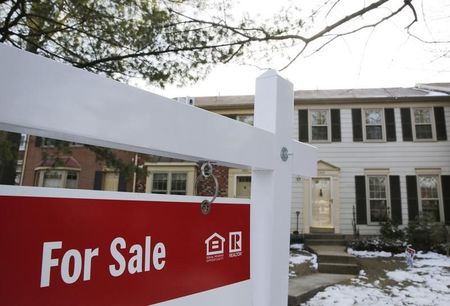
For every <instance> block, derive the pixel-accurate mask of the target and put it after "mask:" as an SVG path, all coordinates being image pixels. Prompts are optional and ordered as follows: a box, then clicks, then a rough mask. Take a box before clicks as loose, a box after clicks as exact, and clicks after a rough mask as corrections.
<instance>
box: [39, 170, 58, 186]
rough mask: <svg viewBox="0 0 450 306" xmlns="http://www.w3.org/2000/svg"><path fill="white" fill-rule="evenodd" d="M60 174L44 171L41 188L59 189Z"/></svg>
mask: <svg viewBox="0 0 450 306" xmlns="http://www.w3.org/2000/svg"><path fill="white" fill-rule="evenodd" d="M61 180H62V172H60V171H45V173H44V182H43V184H42V186H44V187H61V184H62V183H61Z"/></svg>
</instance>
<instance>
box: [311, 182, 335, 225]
mask: <svg viewBox="0 0 450 306" xmlns="http://www.w3.org/2000/svg"><path fill="white" fill-rule="evenodd" d="M311 181H312V190H311V206H312V207H311V214H312V216H311V217H312V222H311V223H312V224H311V226H313V227H328V228H329V227H332V226H333V224H332V218H331V216H332V200H331V183H330V178H313V179H312V180H311Z"/></svg>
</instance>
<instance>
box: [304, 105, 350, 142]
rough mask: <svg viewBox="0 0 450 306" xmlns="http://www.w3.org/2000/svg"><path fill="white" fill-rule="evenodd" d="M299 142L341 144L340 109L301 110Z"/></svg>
mask: <svg viewBox="0 0 450 306" xmlns="http://www.w3.org/2000/svg"><path fill="white" fill-rule="evenodd" d="M298 140H299V141H301V142H340V141H341V111H340V109H312V110H308V109H299V110H298Z"/></svg>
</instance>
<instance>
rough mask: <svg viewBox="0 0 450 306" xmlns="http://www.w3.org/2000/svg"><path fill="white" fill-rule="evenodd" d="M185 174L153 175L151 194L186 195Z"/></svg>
mask: <svg viewBox="0 0 450 306" xmlns="http://www.w3.org/2000/svg"><path fill="white" fill-rule="evenodd" d="M186 183H187V174H186V173H172V172H168V173H153V179H152V190H151V193H157V194H178V195H186V185H187V184H186Z"/></svg>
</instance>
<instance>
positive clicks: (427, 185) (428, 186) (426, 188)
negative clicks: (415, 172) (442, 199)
mask: <svg viewBox="0 0 450 306" xmlns="http://www.w3.org/2000/svg"><path fill="white" fill-rule="evenodd" d="M437 184H438V181H437V176H419V187H420V197H421V198H422V199H437V198H439V196H438V189H437Z"/></svg>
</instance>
